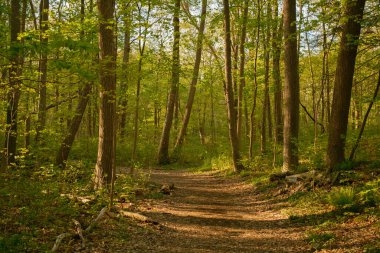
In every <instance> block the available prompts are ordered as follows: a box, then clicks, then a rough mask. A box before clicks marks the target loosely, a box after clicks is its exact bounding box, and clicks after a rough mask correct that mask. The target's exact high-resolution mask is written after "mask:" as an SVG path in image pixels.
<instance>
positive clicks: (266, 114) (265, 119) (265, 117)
mask: <svg viewBox="0 0 380 253" xmlns="http://www.w3.org/2000/svg"><path fill="white" fill-rule="evenodd" d="M271 12H272V11H271V5H270V2H268V3H267V10H266V27H265V30H266V34H265V36H264V38H263V44H264V65H265V75H264V100H263V111H262V121H261V148H260V149H261V153H265V152H266V131H267V129H266V123H268V128H269V125H271V124H270V120H271V119H270V106H269V104H270V99H269V59H270V57H269V56H270V48H268V47H269V45H270V30H271V29H270V28H271V27H270V26H271V22H272V13H271ZM268 130H269V132H271V129H268Z"/></svg>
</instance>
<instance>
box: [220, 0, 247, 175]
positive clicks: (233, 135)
mask: <svg viewBox="0 0 380 253" xmlns="http://www.w3.org/2000/svg"><path fill="white" fill-rule="evenodd" d="M223 13H224V46H225V90H224V93H225V98H226V102H227V116H228V127H229V136H230V143H231V149H232V161H233V165H234V170H235V172H239V171H241V170H243V169H244V166H243V165H242V164H241V161H240V152H239V139H238V135H237V129H236V128H237V124H236V122H237V115H236V110H235V105H234V92H233V87H232V62H231V28H230V3H229V0H223Z"/></svg>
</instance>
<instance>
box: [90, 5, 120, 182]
mask: <svg viewBox="0 0 380 253" xmlns="http://www.w3.org/2000/svg"><path fill="white" fill-rule="evenodd" d="M98 10H99V19H100V20H99V21H100V24H99V51H100V52H99V81H100V85H101V89H100V106H99V143H98V157H97V161H96V166H95V180H94V182H95V188H104V187H109V186H110V184H111V182H112V178H113V175H114V173H113V168H114V163H115V150H114V149H115V145H114V139H115V138H114V137H115V133H116V131H115V130H116V129H115V117H116V104H115V99H116V93H115V90H116V75H115V65H116V63H115V46H114V30H113V29H114V26H112V25H110V24H113V22H114V12H115V0H98Z"/></svg>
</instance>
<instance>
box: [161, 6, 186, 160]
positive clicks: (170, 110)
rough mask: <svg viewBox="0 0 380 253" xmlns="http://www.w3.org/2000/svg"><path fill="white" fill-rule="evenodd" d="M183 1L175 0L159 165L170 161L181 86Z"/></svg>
mask: <svg viewBox="0 0 380 253" xmlns="http://www.w3.org/2000/svg"><path fill="white" fill-rule="evenodd" d="M180 6H181V1H180V0H175V6H174V18H173V27H174V42H173V65H172V79H171V86H170V93H169V98H168V103H167V107H166V117H165V123H164V128H163V130H162V135H161V140H160V145H159V148H158V155H157V157H158V164H168V163H169V162H170V160H169V143H170V130H171V127H172V123H173V116H174V106H175V99H176V92H177V86H178V84H179V71H180V66H179V42H180V31H179V11H180Z"/></svg>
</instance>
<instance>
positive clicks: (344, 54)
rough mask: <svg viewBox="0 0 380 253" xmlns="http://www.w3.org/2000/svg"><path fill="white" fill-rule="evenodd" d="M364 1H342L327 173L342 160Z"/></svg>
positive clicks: (343, 158) (343, 157)
mask: <svg viewBox="0 0 380 253" xmlns="http://www.w3.org/2000/svg"><path fill="white" fill-rule="evenodd" d="M364 5H365V0H349V1H347V2H346V4H345V6H344V7H343V8H344V14H343V17H344V18H345V22H344V24H343V31H342V37H341V41H340V46H339V53H338V59H337V67H336V72H335V83H334V93H333V101H332V111H331V123H330V125H329V138H328V147H327V174H331V172H332V171H333V170H334V169H335V168H336V167H337V166H338V165H339V164H340V163H342V162H343V161H344V160H345V156H344V150H345V141H346V134H347V123H348V113H349V109H350V100H351V91H352V80H353V76H354V70H355V60H356V54H357V49H358V40H359V36H360V28H361V25H360V22H361V20H362V19H363V12H364Z"/></svg>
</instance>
